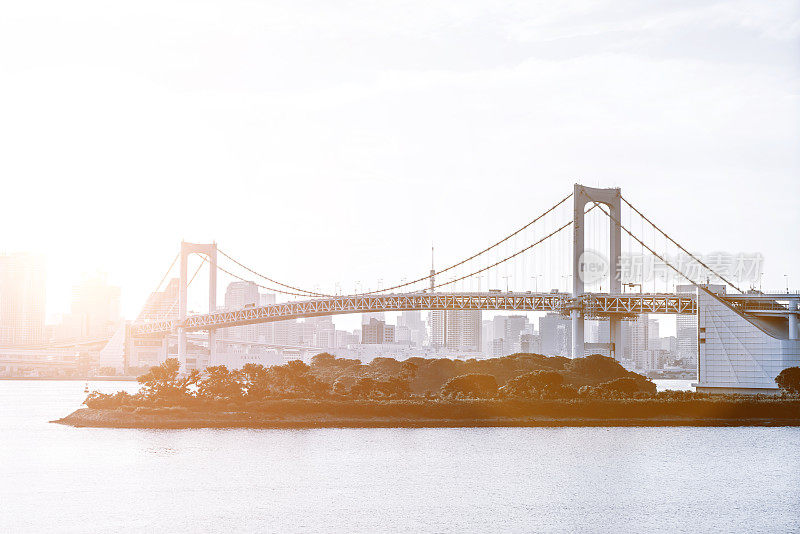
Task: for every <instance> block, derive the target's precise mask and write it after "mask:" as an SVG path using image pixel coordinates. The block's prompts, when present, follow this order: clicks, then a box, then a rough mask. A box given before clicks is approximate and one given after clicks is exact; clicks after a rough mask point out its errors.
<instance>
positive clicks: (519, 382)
mask: <svg viewBox="0 0 800 534" xmlns="http://www.w3.org/2000/svg"><path fill="white" fill-rule="evenodd" d="M563 384H564V376H563V375H562V374H561V373H559V372H558V371H531V372H530V373H525V374H524V375H519V376H518V377H516V378H512V379H511V380H509V381H508V382H506V384H505V385H504V386H503V387H502V388H500V389H501V392H502V393H503V394H504V395H508V396H511V397H533V396H539V395H540V394H542V393H545V392H549V393H555V392H557V391H558V390H559V389H560V388H561V387H562V386H563Z"/></svg>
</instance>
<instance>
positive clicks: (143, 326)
mask: <svg viewBox="0 0 800 534" xmlns="http://www.w3.org/2000/svg"><path fill="white" fill-rule="evenodd" d="M575 308H578V309H583V310H584V312H585V313H586V317H587V318H592V317H609V316H611V315H615V316H631V317H632V316H634V315H638V314H643V313H669V314H695V313H697V303H696V301H695V297H694V295H692V294H671V293H632V294H625V295H609V294H607V293H586V294H584V295H582V296H581V297H578V298H573V297H572V296H571V295H569V294H567V293H531V292H524V293H521V292H483V293H437V292H433V293H424V292H422V293H394V294H384V295H345V296H337V297H331V298H321V299H312V300H303V301H295V302H284V303H280V304H271V305H268V306H258V307H251V308H244V309H241V310H234V311H218V312H213V313H207V314H202V315H192V316H189V317H187V318H186V320H185V321H184V323H183V324H181V323H180V321H179V320H177V319H168V320H162V321H153V322H146V323H137V324H133V325H131V334H132V335H133V336H136V337H141V336H151V335H162V336H163V335H166V334H169V333H172V332H175V331H177V329H178V328H179V327H181V326H183V327H184V328H185V329H186V331H187V332H191V331H197V330H215V329H217V328H227V327H231V326H242V325H248V324H256V323H266V322H271V321H284V320H287V319H298V318H303V317H318V316H323V315H339V314H346V313H368V312H382V311H409V310H484V311H535V312H554V313H561V314H565V315H568V314H569V312H570V310H572V309H575Z"/></svg>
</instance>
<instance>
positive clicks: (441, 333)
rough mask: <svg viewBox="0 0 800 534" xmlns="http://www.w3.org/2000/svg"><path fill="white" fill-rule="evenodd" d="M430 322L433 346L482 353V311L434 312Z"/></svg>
mask: <svg viewBox="0 0 800 534" xmlns="http://www.w3.org/2000/svg"><path fill="white" fill-rule="evenodd" d="M430 322H431V345H433V346H435V347H445V348H447V349H448V350H451V351H465V352H480V351H481V311H480V310H434V311H432V312H431V314H430Z"/></svg>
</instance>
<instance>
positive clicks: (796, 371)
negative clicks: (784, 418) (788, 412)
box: [775, 367, 800, 395]
mask: <svg viewBox="0 0 800 534" xmlns="http://www.w3.org/2000/svg"><path fill="white" fill-rule="evenodd" d="M775 383H776V384H778V387H779V388H781V389H782V390H784V391H786V392H787V393H789V394H791V395H798V394H800V367H787V368H786V369H784V370H783V371H781V372H780V374H778V376H776V377H775Z"/></svg>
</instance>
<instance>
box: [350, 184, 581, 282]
mask: <svg viewBox="0 0 800 534" xmlns="http://www.w3.org/2000/svg"><path fill="white" fill-rule="evenodd" d="M572 195H573V193H570V194H569V195H567V196H565V197H564V198H562V199H561V200H560V201H558V203H557V204H555V205H554V206H553V207H551V208H550V209H548V210H547V211H545V212H543V213H542V214H540V215H539V216H538V217H536V218H535V219H533V220H532V221H530V222H529V223H527V224H525V225H524V226H522V227H521V228H519V229H518V230H516V231H515V232H513V233H510V234H508V235H507V236H506V237H504V238H503V239H501V240H500V241H498V242H496V243H495V244H493V245H490V246H488V247H486V248H485V249H483V250H481V251H480V252H477V253H475V254H473V255H472V256H470V257H469V258H466V259H464V260H461V261H460V262H458V263H454V264H453V265H450V266H449V267H445V268H444V269H441V270H439V271H436V273H435V274H436V275H437V276H438V275H440V274H442V273H446V272H447V271H450V270H452V269H455V268H456V267H459V266H461V265H464V264H465V263H467V262H468V261H471V260H474V259H475V258H477V257H478V256H480V255H482V254H485V253H486V252H489V251H490V250H492V249H494V248H496V247H497V246H499V245H501V244H503V243H505V242H506V241H508V240H509V239H511V238H512V237H514V236H515V235H517V234H519V233H520V232H522V231H523V230H525V229H526V228H528V227H530V226H531V225H532V224H534V223H535V222H537V221H539V220H540V219H542V218H543V217H544V216H545V215H548V214H549V213H550V212H552V211H553V210H555V209H556V208H558V207H559V206H560V205H561V204H563V203H564V202H566V201H567V200H569V198H570V197H571V196H572ZM511 257H513V256H511ZM506 259H510V258H506ZM503 261H505V260H502V261H500V262H498V263H496V264H493V265H492V266H494V265H499V264H500V263H502V262H503ZM487 269H488V267H487ZM485 270H486V269H482V270H480V271H475V273H480V272H483V271H485ZM475 273H473V274H475ZM463 278H464V277H461V278H458V279H457V280H462V279H463ZM429 279H430V275H426V276H423V277H420V278H417V279H416V280H412V281H410V282H405V283H402V284H397V285H394V286H391V287H387V288H386V289H381V290H379V291H367V292H365V293H360V294H361V295H372V294H374V293H384V292H386V291H391V290H393V289H399V288H401V287H406V286H410V285H412V284H417V283H419V282H423V281H425V280H429ZM434 287H438V286H434Z"/></svg>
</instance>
